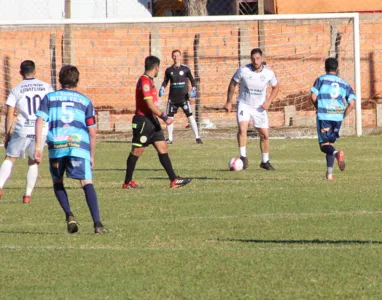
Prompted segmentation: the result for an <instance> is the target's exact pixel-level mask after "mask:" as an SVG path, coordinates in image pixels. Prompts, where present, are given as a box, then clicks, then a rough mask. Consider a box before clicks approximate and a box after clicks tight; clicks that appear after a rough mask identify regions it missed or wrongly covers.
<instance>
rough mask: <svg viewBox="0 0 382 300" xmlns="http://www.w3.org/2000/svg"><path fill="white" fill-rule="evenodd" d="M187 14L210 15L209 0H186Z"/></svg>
mask: <svg viewBox="0 0 382 300" xmlns="http://www.w3.org/2000/svg"><path fill="white" fill-rule="evenodd" d="M184 8H185V13H186V16H208V11H207V0H184Z"/></svg>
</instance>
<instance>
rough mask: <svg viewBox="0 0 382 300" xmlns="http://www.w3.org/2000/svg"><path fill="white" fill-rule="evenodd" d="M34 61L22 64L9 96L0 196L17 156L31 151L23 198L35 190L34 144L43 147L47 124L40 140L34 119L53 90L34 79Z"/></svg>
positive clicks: (26, 197)
mask: <svg viewBox="0 0 382 300" xmlns="http://www.w3.org/2000/svg"><path fill="white" fill-rule="evenodd" d="M35 74H36V66H35V63H34V62H33V61H31V60H25V61H23V62H22V63H21V65H20V75H21V76H22V78H23V81H22V82H20V83H19V84H18V85H17V86H15V87H14V88H13V89H12V90H11V92H10V94H9V96H8V99H7V102H6V105H7V116H6V120H5V141H4V146H5V148H6V149H7V150H6V154H5V155H6V156H5V159H4V161H3V163H2V164H1V167H0V198H1V196H2V189H3V186H4V184H5V182H6V181H7V179H8V178H9V176H11V172H12V167H13V164H14V163H15V161H16V159H17V158H18V157H24V154H25V153H27V154H28V172H27V178H26V188H25V193H24V196H23V202H24V203H29V202H30V201H31V196H32V191H33V189H34V187H35V184H36V181H37V177H38V163H37V162H36V161H35V159H34V151H35V147H38V148H41V149H43V148H44V144H45V140H46V135H47V133H48V127H47V126H46V124H45V125H44V129H43V133H42V138H41V140H40V143H39V144H38V145H36V142H35V131H34V127H35V122H36V111H37V110H38V108H39V106H40V102H41V100H42V99H43V98H44V96H45V95H46V94H47V93H49V92H52V91H53V88H52V87H51V86H50V84H48V83H45V82H43V81H40V80H38V79H35V78H34V76H35ZM15 109H17V111H18V115H17V124H16V127H15V130H14V133H13V135H12V137H11V130H12V126H13V117H14V113H15Z"/></svg>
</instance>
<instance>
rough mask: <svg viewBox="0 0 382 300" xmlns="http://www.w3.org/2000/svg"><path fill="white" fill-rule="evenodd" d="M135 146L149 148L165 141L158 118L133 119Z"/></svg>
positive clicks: (138, 117) (136, 117)
mask: <svg viewBox="0 0 382 300" xmlns="http://www.w3.org/2000/svg"><path fill="white" fill-rule="evenodd" d="M132 125H133V141H132V142H133V146H135V147H147V146H148V145H150V144H153V143H155V142H160V141H165V138H164V134H163V130H162V127H161V126H160V123H159V120H158V119H157V118H155V117H154V118H152V119H151V118H146V117H144V116H138V115H135V116H134V117H133V124H132Z"/></svg>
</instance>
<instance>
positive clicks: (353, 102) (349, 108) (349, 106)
mask: <svg viewBox="0 0 382 300" xmlns="http://www.w3.org/2000/svg"><path fill="white" fill-rule="evenodd" d="M354 105H355V101H354V100H351V101H350V103H349V105H348V107H346V109H345V112H344V119H345V118H346V117H347V116H348V115H349V114H350V113H351V112H352V111H353V109H354Z"/></svg>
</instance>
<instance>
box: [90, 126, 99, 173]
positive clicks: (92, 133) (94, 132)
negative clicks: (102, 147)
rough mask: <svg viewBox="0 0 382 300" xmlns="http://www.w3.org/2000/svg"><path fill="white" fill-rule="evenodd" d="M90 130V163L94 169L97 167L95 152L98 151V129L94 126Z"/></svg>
mask: <svg viewBox="0 0 382 300" xmlns="http://www.w3.org/2000/svg"><path fill="white" fill-rule="evenodd" d="M88 130H89V139H90V163H91V166H92V169H93V168H94V166H95V160H94V156H95V151H96V142H97V127H96V126H93V127H90V128H88Z"/></svg>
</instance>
